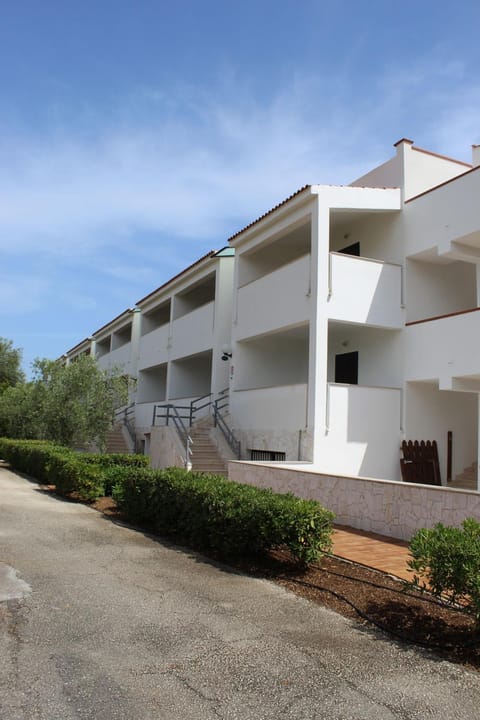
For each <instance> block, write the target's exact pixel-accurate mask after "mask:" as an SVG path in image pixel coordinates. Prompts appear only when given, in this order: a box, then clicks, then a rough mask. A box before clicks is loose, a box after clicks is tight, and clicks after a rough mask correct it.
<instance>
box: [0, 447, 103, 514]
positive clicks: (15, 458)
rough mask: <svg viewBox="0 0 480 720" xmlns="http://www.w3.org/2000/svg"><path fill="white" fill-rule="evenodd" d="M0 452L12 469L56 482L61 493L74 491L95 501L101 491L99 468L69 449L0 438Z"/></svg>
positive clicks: (39, 478)
mask: <svg viewBox="0 0 480 720" xmlns="http://www.w3.org/2000/svg"><path fill="white" fill-rule="evenodd" d="M0 455H1V456H2V457H3V458H4V460H6V461H7V462H9V463H10V465H11V466H12V467H13V468H14V469H15V470H19V471H20V472H24V473H26V474H27V475H31V476H32V477H34V478H36V479H37V480H38V481H39V482H41V483H46V484H47V483H48V484H52V485H55V488H56V491H57V492H58V493H59V494H60V495H70V494H71V493H73V492H75V493H76V494H77V496H78V497H79V498H80V499H82V500H94V499H95V498H97V497H99V496H100V495H103V494H104V480H103V471H102V468H101V467H99V466H98V465H93V464H87V463H84V462H83V461H82V459H81V457H82V456H81V455H80V454H78V453H75V452H73V451H72V450H70V449H69V448H65V447H62V446H61V445H55V444H54V443H51V442H48V441H41V440H11V439H7V438H0Z"/></svg>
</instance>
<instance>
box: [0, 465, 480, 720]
mask: <svg viewBox="0 0 480 720" xmlns="http://www.w3.org/2000/svg"><path fill="white" fill-rule="evenodd" d="M479 714H480V677H479V676H478V675H477V674H475V673H472V672H468V671H465V670H464V669H462V668H460V667H458V666H455V665H453V664H450V663H447V662H444V661H440V660H438V659H436V658H434V657H433V656H430V655H428V654H427V653H424V652H422V651H418V650H415V649H412V648H411V647H408V646H404V645H399V644H396V643H394V642H392V641H390V640H388V639H386V638H385V637H384V636H382V635H381V634H378V633H374V632H371V631H369V630H366V629H365V628H362V627H360V626H357V625H355V624H354V623H351V622H349V621H347V620H345V619H344V618H342V617H340V616H338V615H336V614H335V613H332V612H330V611H328V610H324V609H322V608H319V607H317V606H315V605H313V604H310V603H309V602H307V601H306V600H303V599H300V598H298V597H296V596H293V595H291V594H289V593H287V592H286V591H284V590H283V589H282V588H279V587H278V586H276V585H274V584H272V583H269V582H266V581H262V580H256V579H251V578H248V577H244V576H242V575H240V574H237V573H234V572H230V571H229V570H228V568H222V567H218V566H215V565H214V564H211V563H209V562H208V561H207V560H205V559H204V558H202V557H201V556H197V555H195V554H194V553H190V552H188V551H185V550H183V549H181V548H177V547H172V546H169V545H168V544H166V543H162V542H160V541H156V540H154V539H151V538H149V537H146V536H144V535H143V534H142V533H140V532H136V531H134V530H132V529H129V528H125V527H121V526H119V525H116V524H114V523H112V522H110V521H108V520H106V519H104V518H103V517H102V516H101V515H100V514H98V513H96V512H95V511H94V510H91V509H90V508H87V507H85V506H83V505H76V504H72V503H67V502H64V501H62V500H59V499H56V498H54V497H51V496H49V495H47V494H45V493H43V492H42V491H41V490H40V489H39V488H38V487H37V486H36V485H35V484H33V483H31V482H29V481H28V480H25V479H23V478H21V477H19V476H17V475H15V474H13V473H11V472H9V471H7V470H5V469H1V470H0V718H1V719H2V720H24V719H28V720H30V719H33V718H35V720H70V719H73V718H75V719H80V720H113V719H114V718H119V719H120V718H121V719H122V720H154V719H155V720H160V719H162V720H163V719H168V720H170V719H175V720H177V719H179V720H180V719H181V720H194V719H195V720H197V719H198V720H200V719H201V720H210V718H212V720H213V718H216V719H218V718H225V720H230V719H231V720H233V719H234V718H239V719H240V718H241V719H245V720H247V719H250V718H252V719H253V718H254V719H255V720H263V719H267V718H268V719H270V718H272V720H273V719H275V720H283V719H284V718H285V719H286V718H296V719H299V720H308V719H309V718H318V719H321V718H328V720H347V719H349V718H352V719H355V720H363V719H365V720H366V719H368V720H377V719H378V720H390V719H393V718H403V719H404V718H422V720H425V718H436V719H437V718H441V719H442V720H449V719H450V718H458V719H467V718H468V719H469V720H473V719H474V718H475V720H476V718H478V717H479Z"/></svg>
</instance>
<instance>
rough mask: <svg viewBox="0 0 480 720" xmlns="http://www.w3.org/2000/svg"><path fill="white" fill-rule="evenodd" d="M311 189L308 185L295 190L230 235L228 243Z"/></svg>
mask: <svg viewBox="0 0 480 720" xmlns="http://www.w3.org/2000/svg"><path fill="white" fill-rule="evenodd" d="M311 187H312V185H311V184H308V185H304V186H303V187H301V188H300V189H299V190H296V191H295V192H294V193H292V195H289V196H288V197H287V198H285V200H282V201H281V202H279V203H278V204H277V205H275V206H274V207H273V208H271V209H270V210H267V212H265V213H263V215H260V217H258V218H257V219H256V220H252V222H251V223H249V224H248V225H245V227H243V228H242V229H241V230H238V232H236V233H234V234H233V235H231V236H230V237H229V238H228V242H230V241H231V240H233V239H234V238H236V237H238V236H239V235H241V234H242V233H243V232H245V230H248V229H249V228H251V227H253V225H256V224H257V223H259V222H260V221H261V220H263V219H264V218H266V217H268V215H271V214H272V213H273V212H275V210H278V208H280V207H282V205H286V203H288V202H290V200H292V199H293V198H294V197H297V195H300V193H302V192H304V191H305V190H308V189H310V188H311Z"/></svg>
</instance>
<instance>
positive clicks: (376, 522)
mask: <svg viewBox="0 0 480 720" xmlns="http://www.w3.org/2000/svg"><path fill="white" fill-rule="evenodd" d="M228 476H229V478H230V480H235V481H236V482H241V483H246V484H249V485H256V486H257V487H264V488H272V489H273V490H275V491H276V492H291V493H293V494H294V495H298V496H300V497H304V498H309V499H313V500H318V501H319V502H320V503H322V505H324V506H325V507H327V508H328V509H329V510H332V511H333V512H334V513H335V515H336V520H335V522H337V523H338V524H339V525H349V526H350V527H354V528H358V529H360V530H368V531H370V532H375V533H380V534H381V535H388V536H391V537H395V538H400V539H402V540H409V539H410V538H411V536H412V535H413V533H414V532H415V531H416V530H418V529H419V528H422V527H432V526H433V525H435V523H437V522H443V523H444V524H445V525H459V524H460V523H461V522H462V520H464V519H465V518H466V517H474V518H476V519H477V520H480V493H477V492H473V491H468V490H454V489H450V488H444V487H433V486H430V485H413V484H411V483H403V482H397V481H394V480H376V479H373V478H360V477H333V476H331V475H323V474H321V473H318V472H313V471H308V470H306V469H305V465H299V466H298V468H295V467H293V466H289V467H281V466H275V465H270V464H266V463H261V464H260V463H247V462H230V463H229V470H228Z"/></svg>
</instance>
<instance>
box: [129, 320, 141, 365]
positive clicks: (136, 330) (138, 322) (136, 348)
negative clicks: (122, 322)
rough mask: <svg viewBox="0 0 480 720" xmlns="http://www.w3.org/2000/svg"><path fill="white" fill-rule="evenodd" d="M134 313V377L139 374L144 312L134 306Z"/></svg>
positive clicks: (132, 342)
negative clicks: (141, 328) (141, 327)
mask: <svg viewBox="0 0 480 720" xmlns="http://www.w3.org/2000/svg"><path fill="white" fill-rule="evenodd" d="M130 312H131V313H132V335H131V352H130V374H131V376H132V377H134V378H137V376H138V359H139V355H140V326H141V319H142V314H141V310H140V308H133V309H132V310H131V311H130Z"/></svg>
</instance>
